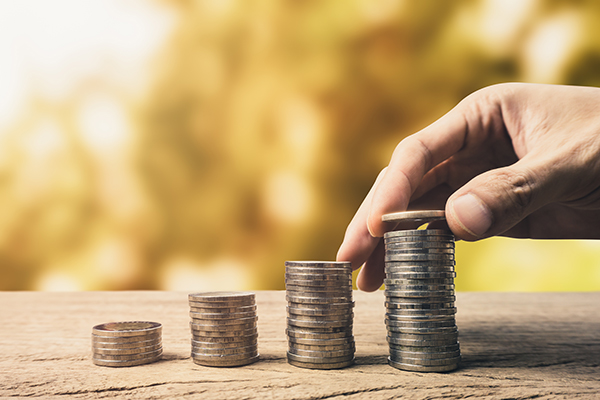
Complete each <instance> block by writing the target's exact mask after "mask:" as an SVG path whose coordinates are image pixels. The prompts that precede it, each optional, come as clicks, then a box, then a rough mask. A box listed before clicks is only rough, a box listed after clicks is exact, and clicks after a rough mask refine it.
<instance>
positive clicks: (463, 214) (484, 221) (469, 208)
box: [450, 193, 492, 237]
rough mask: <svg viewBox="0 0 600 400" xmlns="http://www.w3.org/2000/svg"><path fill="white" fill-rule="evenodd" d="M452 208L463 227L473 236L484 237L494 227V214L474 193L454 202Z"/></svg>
mask: <svg viewBox="0 0 600 400" xmlns="http://www.w3.org/2000/svg"><path fill="white" fill-rule="evenodd" d="M450 208H451V212H452V213H453V214H454V217H455V218H456V220H457V221H458V223H459V224H460V225H461V227H462V228H463V229H464V230H465V231H467V232H469V233H470V234H471V235H473V236H477V237H480V236H483V234H484V233H486V232H487V231H488V229H490V226H492V212H491V211H490V209H489V208H488V206H487V205H486V204H485V203H484V202H483V201H482V200H481V199H480V198H479V197H477V196H475V195H474V194H472V193H468V194H465V195H464V196H460V197H459V198H457V199H456V200H454V201H453V202H452V204H451V206H450Z"/></svg>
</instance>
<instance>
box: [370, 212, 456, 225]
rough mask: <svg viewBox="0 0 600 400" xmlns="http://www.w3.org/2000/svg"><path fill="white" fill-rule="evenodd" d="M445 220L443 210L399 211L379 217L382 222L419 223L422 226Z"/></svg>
mask: <svg viewBox="0 0 600 400" xmlns="http://www.w3.org/2000/svg"><path fill="white" fill-rule="evenodd" d="M445 219H446V213H445V212H444V210H418V211H401V212H395V213H389V214H383V215H382V216H381V220H382V221H383V222H420V223H423V224H425V223H428V222H433V221H441V220H445Z"/></svg>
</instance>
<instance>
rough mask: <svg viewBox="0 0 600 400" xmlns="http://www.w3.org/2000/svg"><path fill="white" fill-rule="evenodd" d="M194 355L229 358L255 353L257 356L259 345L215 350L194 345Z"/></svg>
mask: <svg viewBox="0 0 600 400" xmlns="http://www.w3.org/2000/svg"><path fill="white" fill-rule="evenodd" d="M192 353H194V354H202V355H207V356H214V355H223V356H229V355H233V354H248V353H253V354H256V353H258V344H257V343H255V344H251V345H249V346H245V347H227V348H221V349H218V348H214V347H202V346H194V345H192Z"/></svg>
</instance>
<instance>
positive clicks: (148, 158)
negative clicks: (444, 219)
mask: <svg viewBox="0 0 600 400" xmlns="http://www.w3.org/2000/svg"><path fill="white" fill-rule="evenodd" d="M51 3H52V9H51V10H48V13H50V14H51V15H50V16H49V17H48V18H45V19H44V20H43V21H38V20H35V18H34V17H32V16H31V13H29V12H27V7H32V6H35V7H39V6H40V5H41V4H43V2H39V1H38V2H36V1H29V2H23V3H21V6H17V8H18V7H21V8H22V9H21V8H19V9H17V10H14V9H11V10H8V11H10V12H9V13H7V12H6V11H7V10H4V11H5V12H4V13H2V12H1V10H0V15H5V16H7V15H8V16H11V15H12V16H15V15H16V16H18V17H19V18H21V19H19V18H17V17H15V18H13V20H14V21H15V22H14V24H13V25H9V26H8V27H5V28H4V29H5V30H6V32H5V33H6V34H5V35H3V36H4V37H5V38H7V39H4V41H0V54H2V55H1V56H0V66H1V65H2V62H7V60H8V61H10V62H13V61H11V60H14V59H15V57H14V54H13V53H15V54H17V58H16V59H17V60H21V59H22V60H26V61H23V62H24V63H25V64H27V63H29V64H27V65H26V67H27V68H26V69H25V71H26V73H22V71H23V69H22V68H20V67H22V66H21V65H18V66H19V68H20V69H18V71H21V72H15V71H17V69H14V68H13V70H11V69H8V70H6V69H5V70H4V71H5V72H4V73H3V72H2V71H3V70H2V69H0V84H3V83H6V82H8V83H10V82H14V80H11V81H10V82H9V79H8V78H7V77H9V78H11V79H12V77H13V76H12V75H10V74H11V71H13V72H12V73H13V75H14V76H20V77H21V78H22V79H21V81H19V82H21V85H20V86H18V85H17V86H16V88H15V89H14V90H13V91H12V92H10V91H9V92H8V93H9V95H10V96H12V97H7V96H9V95H6V94H4V96H5V97H4V99H5V101H4V102H3V101H2V97H0V140H1V141H2V144H3V146H2V148H1V150H0V176H1V177H2V179H1V180H0V193H1V197H0V198H1V199H2V200H1V201H2V202H3V203H4V204H3V205H4V206H3V207H2V208H1V209H0V289H2V290H15V289H45V290H70V289H103V290H105V289H179V290H204V289H217V288H222V289H232V290H233V289H282V288H283V287H284V283H283V262H284V261H285V260H286V259H327V260H331V259H334V258H335V254H336V251H337V248H338V246H339V244H340V243H341V240H342V237H343V233H344V230H345V227H346V225H347V224H348V222H349V221H350V219H351V218H352V216H353V214H354V212H355V210H356V209H357V208H358V205H359V204H360V202H361V201H362V199H363V198H364V196H365V195H366V193H367V191H368V189H369V188H370V186H371V184H372V183H373V181H374V179H375V177H376V175H377V173H378V172H379V171H380V170H381V169H382V168H383V167H385V166H386V165H387V162H388V160H389V157H390V155H391V153H392V151H393V149H394V146H395V145H396V144H397V143H398V142H399V141H400V140H401V139H402V138H403V137H405V136H407V135H409V134H411V133H413V132H415V131H417V130H418V129H421V128H422V127H424V126H426V125H427V124H429V123H431V122H433V121H434V120H435V119H437V118H439V117H440V116H441V115H443V114H444V113H445V112H447V111H448V110H449V109H450V108H452V107H453V106H454V105H455V104H456V103H457V102H458V101H460V100H461V99H462V98H463V97H464V96H466V95H468V94H469V93H471V92H473V91H475V90H477V89H479V88H481V87H484V86H487V85H490V84H494V83H499V82H506V81H528V82H546V83H560V84H576V85H592V86H600V72H599V71H600V69H599V68H600V3H598V2H596V1H557V0H553V1H533V0H510V1H507V0H489V1H472V0H469V1H467V0H465V1H437V0H426V1H408V0H404V1H401V0H398V1H395V0H377V1H373V0H351V1H342V0H338V1H336V0H332V1H308V0H305V1H274V0H252V1H233V0H228V1H221V0H204V1H203V0H198V1H191V0H190V1H183V0H181V1H176V0H172V1H166V0H165V1H161V2H156V1H127V2H118V1H112V2H111V1H97V2H90V4H92V3H93V7H92V9H93V10H92V11H90V9H89V7H90V6H89V4H88V5H87V6H86V7H82V6H78V5H77V1H70V0H61V1H57V2H51ZM1 7H5V8H6V6H5V5H4V3H3V5H0V8H1ZM11 13H12V14H11ZM52 13H54V14H52ZM17 24H18V26H19V28H18V29H17V28H16V26H17ZM11 26H12V28H11ZM21 26H25V27H26V28H27V27H30V29H32V30H36V31H35V32H29V31H27V30H26V29H25V28H20V27H21ZM11 29H12V31H11ZM44 29H46V30H47V32H51V33H52V34H45V33H47V32H45V31H44ZM0 30H1V29H0ZM56 31H58V32H64V35H63V36H61V37H58V36H56V35H55V32H56ZM15 32H16V33H15ZM0 33H2V32H0ZM18 35H24V36H25V37H27V38H28V39H27V40H30V41H32V43H34V44H36V43H41V44H40V50H39V53H40V54H46V53H44V52H43V50H44V49H46V48H48V47H49V46H50V45H52V44H54V45H55V47H54V48H55V49H56V51H54V52H52V54H50V55H48V56H47V57H46V58H43V57H41V56H40V57H37V58H36V57H33V56H32V54H29V53H26V51H28V50H23V48H22V47H21V46H16V45H14V43H20V42H19V41H16V42H15V40H16V39H15V37H16V36H18ZM99 38H102V39H99ZM111 38H112V39H111ZM46 42H47V43H46ZM27 43H29V42H27ZM4 46H7V47H6V48H5V49H4ZM11 46H12V47H11ZM25 48H26V49H30V48H33V49H34V50H35V49H37V47H35V46H33V47H32V46H29V47H25ZM50 48H52V46H50ZM65 49H66V50H65ZM69 49H70V50H69ZM24 51H25V53H23V52H24ZM23 54H24V55H23ZM36 54H38V53H35V54H33V55H34V56H35V55H36ZM19 57H20V58H19ZM13 64H14V63H13ZM7 65H8V64H7ZM10 65H12V64H10ZM6 71H8V72H6ZM19 74H20V75H19ZM23 74H24V75H23ZM3 79H4V80H3ZM13 87H14V85H13ZM9 88H10V87H9ZM11 93H12V94H11ZM6 99H8V100H6ZM2 107H5V109H6V110H9V111H4V113H3V112H2ZM3 116H5V118H3ZM599 256H600V245H598V244H596V243H595V242H583V241H570V242H568V241H528V240H511V239H501V238H494V239H488V240H485V241H482V242H480V243H460V244H459V245H458V266H457V271H458V274H459V277H458V278H457V288H458V290H599V289H600V265H598V264H600V262H599V261H597V260H598V259H600V257H599Z"/></svg>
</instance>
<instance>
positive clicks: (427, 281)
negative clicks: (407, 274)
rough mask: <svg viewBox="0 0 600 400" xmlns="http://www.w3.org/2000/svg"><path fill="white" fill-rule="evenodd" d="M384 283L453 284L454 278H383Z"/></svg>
mask: <svg viewBox="0 0 600 400" xmlns="http://www.w3.org/2000/svg"><path fill="white" fill-rule="evenodd" d="M383 284H384V285H386V286H387V285H453V284H454V279H452V278H447V279H387V278H386V279H384V280H383Z"/></svg>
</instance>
